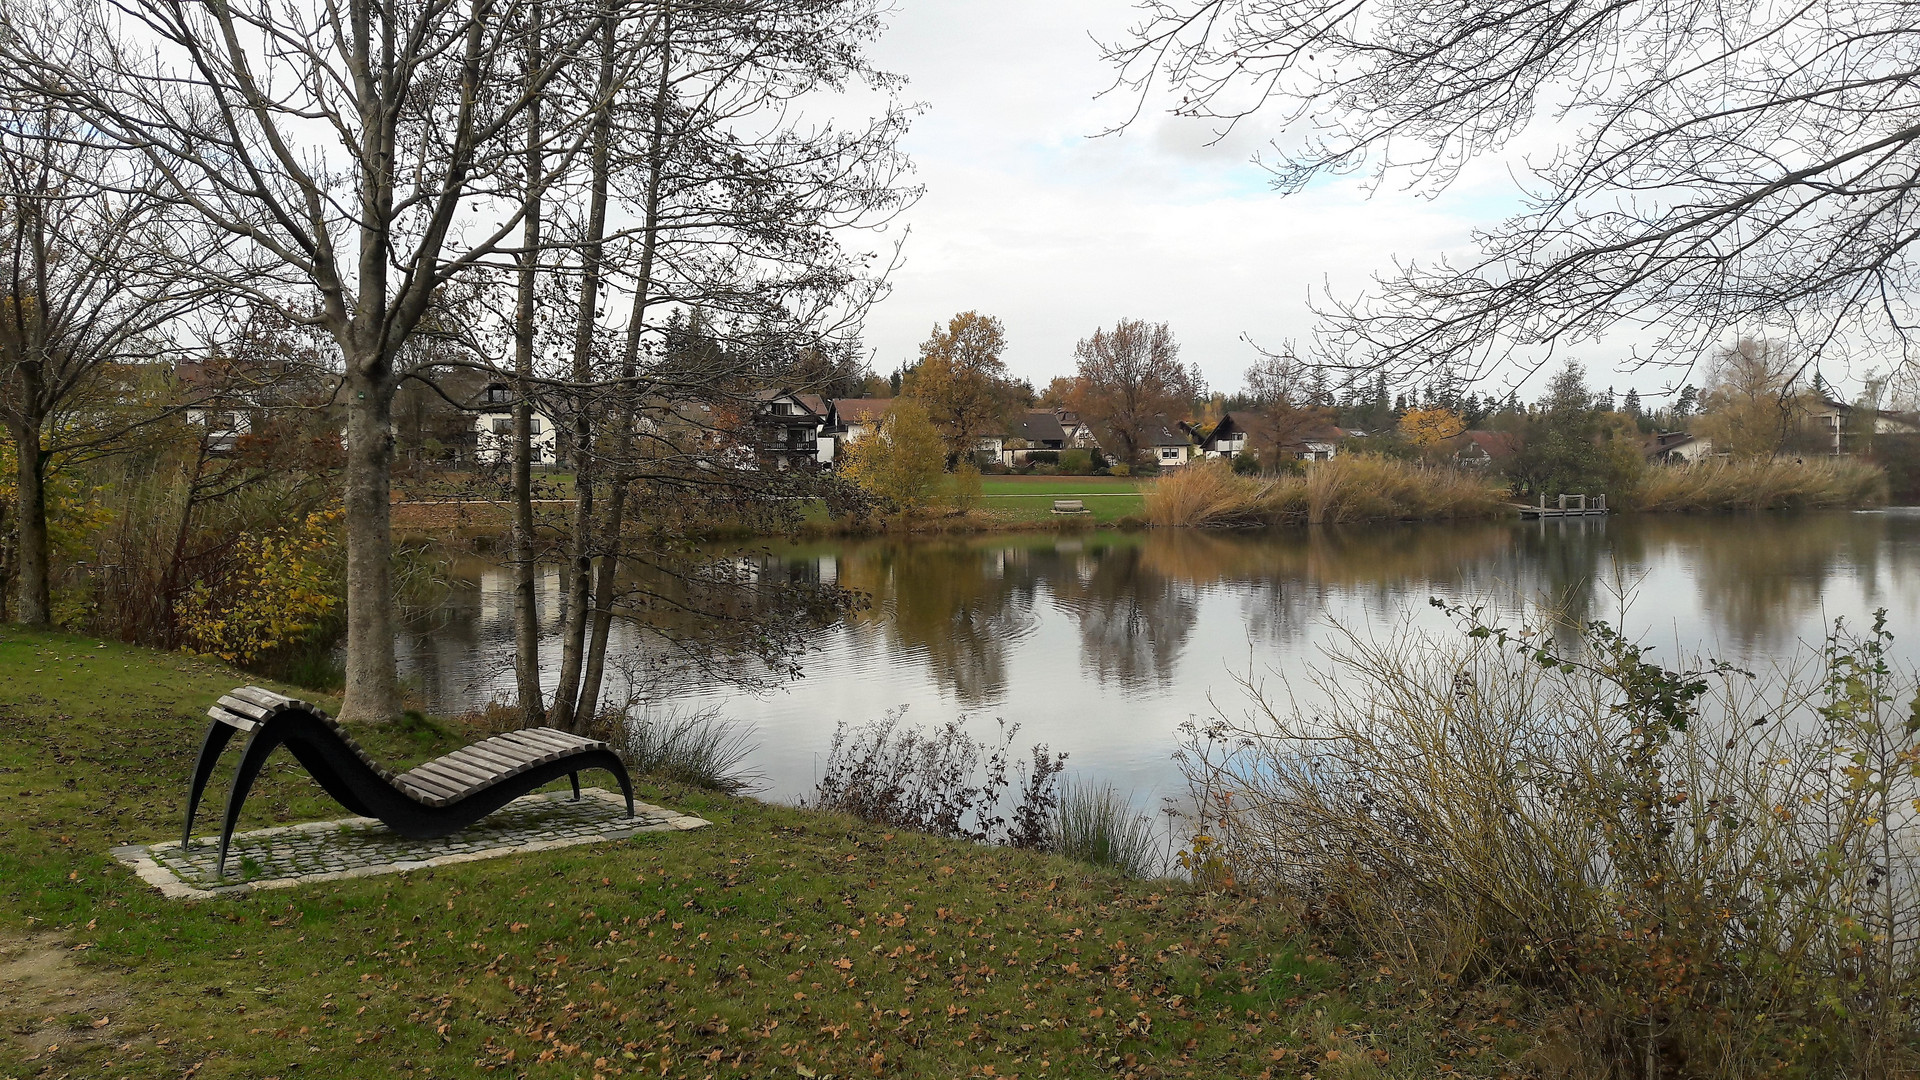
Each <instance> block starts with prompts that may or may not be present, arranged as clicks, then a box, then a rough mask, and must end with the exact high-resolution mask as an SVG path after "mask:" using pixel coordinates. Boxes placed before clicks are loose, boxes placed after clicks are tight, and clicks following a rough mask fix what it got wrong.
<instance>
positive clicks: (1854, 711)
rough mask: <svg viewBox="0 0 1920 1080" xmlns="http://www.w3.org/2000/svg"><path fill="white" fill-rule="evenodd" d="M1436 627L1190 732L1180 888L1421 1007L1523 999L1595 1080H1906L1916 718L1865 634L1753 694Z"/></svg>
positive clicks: (1904, 684)
mask: <svg viewBox="0 0 1920 1080" xmlns="http://www.w3.org/2000/svg"><path fill="white" fill-rule="evenodd" d="M1453 613H1454V614H1455V615H1456V616H1457V617H1458V618H1459V619H1460V621H1461V623H1462V629H1463V631H1464V636H1462V637H1459V638H1457V639H1452V640H1445V639H1442V638H1439V637H1436V636H1434V635H1430V634H1422V633H1414V632H1410V631H1408V632H1399V633H1395V634H1392V635H1390V636H1388V637H1386V638H1385V639H1384V640H1373V639H1367V638H1361V637H1359V636H1357V635H1353V634H1349V635H1348V636H1346V637H1345V638H1344V640H1343V641H1342V642H1341V644H1340V645H1339V646H1338V647H1337V648H1336V649H1334V650H1333V651H1332V652H1331V654H1330V663H1329V664H1328V665H1327V666H1325V667H1324V668H1322V669H1320V670H1319V671H1317V672H1316V673H1315V675H1314V677H1313V678H1314V684H1315V687H1316V689H1317V691H1318V695H1319V698H1320V700H1318V701H1317V702H1316V703H1315V705H1314V706H1313V707H1312V708H1311V710H1309V709H1308V708H1307V707H1305V706H1304V705H1302V704H1300V703H1298V702H1295V703H1293V704H1286V703H1281V702H1276V701H1275V700H1274V699H1272V698H1271V697H1269V696H1268V695H1267V694H1266V693H1265V692H1264V691H1262V690H1261V689H1260V688H1259V687H1257V686H1252V685H1251V684H1250V685H1249V690H1250V692H1252V694H1253V698H1254V701H1255V706H1254V708H1253V709H1252V711H1251V712H1250V713H1249V714H1248V715H1247V716H1246V717H1244V718H1241V719H1231V718H1227V717H1224V716H1222V717H1219V718H1217V719H1216V720H1215V721H1214V722H1213V723H1211V724H1207V725H1189V727H1188V729H1187V731H1186V741H1185V745H1184V746H1183V749H1182V753H1181V761H1182V765H1183V768H1184V770H1185V772H1186V775H1187V777H1188V779H1189V780H1190V782H1191V783H1192V784H1193V786H1194V788H1195V794H1196V797H1197V800H1198V804H1199V806H1200V807H1201V811H1200V813H1201V821H1200V823H1199V824H1200V832H1199V834H1198V835H1197V836H1196V837H1195V838H1194V840H1193V843H1192V847H1191V850H1190V851H1188V852H1183V853H1182V854H1183V858H1182V862H1183V864H1185V865H1187V867H1188V869H1189V870H1190V871H1191V872H1194V873H1195V876H1196V877H1201V876H1205V877H1208V878H1209V879H1211V880H1215V881H1229V880H1230V881H1232V882H1235V883H1237V884H1239V885H1240V886H1242V887H1250V888H1256V889H1263V890H1269V891H1273V892H1276V893H1282V894H1287V895H1290V896H1292V897H1295V898H1297V899H1298V900H1299V901H1301V902H1302V903H1303V904H1304V905H1306V906H1307V907H1308V908H1310V909H1311V910H1312V911H1313V912H1315V913H1316V914H1317V915H1318V917H1320V918H1323V919H1326V920H1329V921H1331V922H1332V923H1334V924H1336V925H1337V926H1338V927H1339V928H1340V929H1341V930H1342V931H1343V932H1345V933H1348V934H1351V935H1352V936H1353V937H1354V938H1355V939H1357V940H1358V941H1359V942H1360V943H1361V946H1362V947H1363V948H1365V949H1368V950H1373V951H1377V952H1380V953H1382V954H1386V955H1390V956H1392V957H1394V958H1396V959H1397V960H1399V961H1400V962H1402V963H1404V964H1405V965H1407V967H1408V968H1409V969H1411V970H1415V971H1418V972H1420V973H1422V974H1423V975H1424V977H1425V978H1426V979H1427V980H1428V981H1429V985H1432V986H1434V987H1436V988H1439V987H1442V986H1454V985H1457V984H1459V983H1469V984H1471V983H1502V984H1507V985H1518V986H1522V987H1526V988H1529V989H1530V990H1531V991H1532V992H1534V993H1536V994H1537V995H1538V997H1539V1000H1541V1001H1542V1002H1544V1003H1545V1004H1546V1006H1547V1008H1548V1009H1550V1010H1552V1011H1554V1012H1556V1013H1557V1014H1558V1018H1557V1019H1556V1021H1555V1022H1556V1023H1557V1024H1558V1025H1559V1026H1563V1027H1565V1028H1566V1029H1568V1030H1569V1031H1572V1032H1574V1033H1575V1035H1574V1038H1575V1039H1576V1041H1577V1042H1578V1043H1579V1051H1580V1053H1581V1055H1582V1057H1584V1058H1585V1059H1586V1064H1587V1066H1588V1067H1589V1068H1590V1069H1592V1070H1594V1071H1598V1072H1601V1073H1611V1074H1614V1075H1621V1076H1628V1075H1644V1076H1649V1077H1652V1076H1659V1075H1680V1074H1684V1075H1688V1076H1713V1077H1720V1076H1725V1077H1733V1076H1749V1075H1755V1074H1757V1073H1760V1072H1768V1071H1773V1070H1775V1069H1781V1068H1784V1069H1785V1070H1787V1071H1789V1072H1794V1073H1796V1074H1802V1075H1849V1076H1861V1075H1874V1076H1884V1075H1894V1074H1902V1073H1903V1070H1905V1069H1908V1068H1910V1067H1911V1066H1912V1065H1913V1064H1914V1061H1913V1055H1912V1049H1911V1047H1910V1046H1909V1045H1908V1039H1907V1036H1906V1033H1907V1032H1909V1031H1910V1030H1911V1024H1912V1021H1913V1015H1912V1010H1913V1002H1914V991H1915V990H1916V989H1920V978H1916V976H1917V975H1920V967H1917V966H1916V960H1920V950H1917V949H1916V944H1920V895H1917V894H1916V889H1915V885H1916V873H1915V872H1916V869H1920V866H1917V865H1916V861H1915V859H1916V855H1915V852H1916V848H1915V846H1914V842H1915V840H1916V839H1920V836H1916V825H1917V824H1920V817H1917V811H1916V809H1915V808H1916V805H1920V804H1916V802H1915V799H1916V797H1920V779H1916V777H1917V775H1920V771H1917V770H1916V767H1915V766H1916V762H1917V761H1920V740H1917V739H1916V733H1917V732H1920V721H1916V720H1914V719H1911V718H1910V717H1909V715H1908V710H1909V708H1910V706H1909V703H1910V702H1916V689H1917V684H1916V679H1915V677H1914V676H1913V675H1911V674H1899V673H1896V672H1895V671H1894V670H1893V668H1892V666H1891V664H1890V663H1889V661H1888V659H1887V652H1888V645H1889V643H1890V637H1891V636H1890V635H1889V634H1888V633H1887V631H1886V628H1885V620H1884V616H1882V617H1881V619H1880V620H1879V621H1877V622H1876V623H1875V625H1874V626H1873V627H1872V628H1871V630H1868V631H1866V632H1865V633H1856V632H1854V631H1853V630H1851V629H1849V628H1847V627H1845V626H1844V625H1839V624H1836V627H1835V629H1834V632H1833V634H1832V636H1831V637H1830V638H1829V639H1828V641H1827V643H1826V646H1825V648H1824V649H1823V650H1822V651H1821V652H1820V653H1819V654H1818V655H1817V656H1813V655H1809V656H1807V657H1804V658H1803V662H1802V663H1800V664H1799V665H1796V666H1793V667H1791V668H1787V669H1783V670H1780V671H1777V672H1774V673H1772V674H1769V675H1767V676H1764V677H1761V676H1756V675H1752V674H1749V673H1746V672H1742V671H1738V670H1736V669H1733V668H1731V667H1728V666H1726V665H1724V664H1716V663H1699V662H1695V663H1694V664H1693V665H1692V666H1691V667H1688V668H1686V669H1684V670H1673V669H1668V668H1665V667H1662V666H1659V665H1656V664H1653V663H1650V662H1648V660H1647V658H1646V650H1645V649H1644V648H1643V647H1641V646H1640V645H1638V644H1637V643H1635V642H1633V641H1631V640H1629V639H1628V638H1626V637H1624V636H1622V635H1621V634H1619V633H1618V632H1616V631H1615V630H1613V629H1612V628H1610V627H1608V626H1607V625H1605V624H1602V623H1591V624H1588V625H1587V626H1586V627H1584V628H1583V630H1582V632H1581V633H1580V634H1578V635H1576V636H1577V638H1578V640H1579V643H1580V647H1579V648H1577V649H1570V650H1566V651H1561V650H1559V649H1557V648H1556V647H1555V646H1554V645H1552V644H1551V642H1552V641H1553V640H1554V636H1553V635H1552V634H1550V633H1549V632H1547V628H1545V627H1542V626H1537V625H1536V626H1522V627H1519V628H1517V629H1507V628H1504V627H1499V626H1492V625H1488V624H1486V623H1484V622H1483V621H1482V620H1481V618H1480V615H1479V612H1478V611H1477V610H1473V611H1460V610H1458V609H1454V611H1453ZM1916 704H1920V702H1916ZM1914 715H1916V716H1920V713H1916V714H1914Z"/></svg>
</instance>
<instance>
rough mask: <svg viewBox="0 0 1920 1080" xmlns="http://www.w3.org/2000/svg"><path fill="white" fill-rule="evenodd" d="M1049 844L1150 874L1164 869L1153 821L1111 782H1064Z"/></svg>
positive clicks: (1131, 873) (1070, 854)
mask: <svg viewBox="0 0 1920 1080" xmlns="http://www.w3.org/2000/svg"><path fill="white" fill-rule="evenodd" d="M1047 847H1048V848H1049V849H1051V850H1052V851H1053V852H1054V853H1055V854H1058V855H1065V856H1066V857H1067V858H1070V859H1077V860H1079V861H1080V862H1084V863H1091V864H1093V865H1095V866H1105V867H1110V868H1112V869H1114V870H1118V871H1120V872H1121V873H1122V874H1125V875H1126V876H1128V877H1132V878H1147V877H1153V876H1154V875H1156V874H1158V873H1160V872H1161V870H1162V869H1163V867H1162V862H1163V860H1162V859H1161V858H1160V849H1159V846H1158V844H1157V843H1156V842H1155V838H1154V834H1153V821H1152V819H1151V818H1149V817H1147V815H1145V814H1142V813H1139V812H1137V811H1135V810H1134V809H1133V804H1132V802H1131V801H1130V800H1129V799H1128V798H1127V797H1126V796H1125V795H1122V794H1121V793H1120V792H1119V791H1117V790H1115V789H1114V787H1113V785H1111V784H1099V783H1092V782H1089V781H1084V780H1074V781H1068V782H1067V783H1065V784H1062V785H1061V788H1060V803H1059V805H1058V806H1057V807H1055V808H1054V813H1053V822H1052V826H1051V828H1050V829H1049V831H1048V836H1047Z"/></svg>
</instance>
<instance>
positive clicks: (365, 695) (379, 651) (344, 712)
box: [340, 357, 400, 720]
mask: <svg viewBox="0 0 1920 1080" xmlns="http://www.w3.org/2000/svg"><path fill="white" fill-rule="evenodd" d="M370 368H371V369H373V370H375V371H379V370H384V365H383V364H374V365H369V364H366V363H363V362H359V361H358V360H357V359H356V358H354V357H349V358H348V361H347V391H348V394H349V397H348V400H347V498H346V511H347V693H346V700H345V702H344V703H342V705H341V706H340V718H341V719H342V720H388V719H392V718H393V717H394V716H397V715H399V712H400V698H399V687H398V681H397V680H396V678H395V677H394V666H393V583H392V576H393V506H392V502H391V499H392V487H393V478H392V473H391V469H392V465H393V438H392V431H391V421H392V412H393V396H392V388H391V387H390V386H387V385H384V380H383V379H381V378H380V377H379V376H377V375H374V374H369V369H370Z"/></svg>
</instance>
